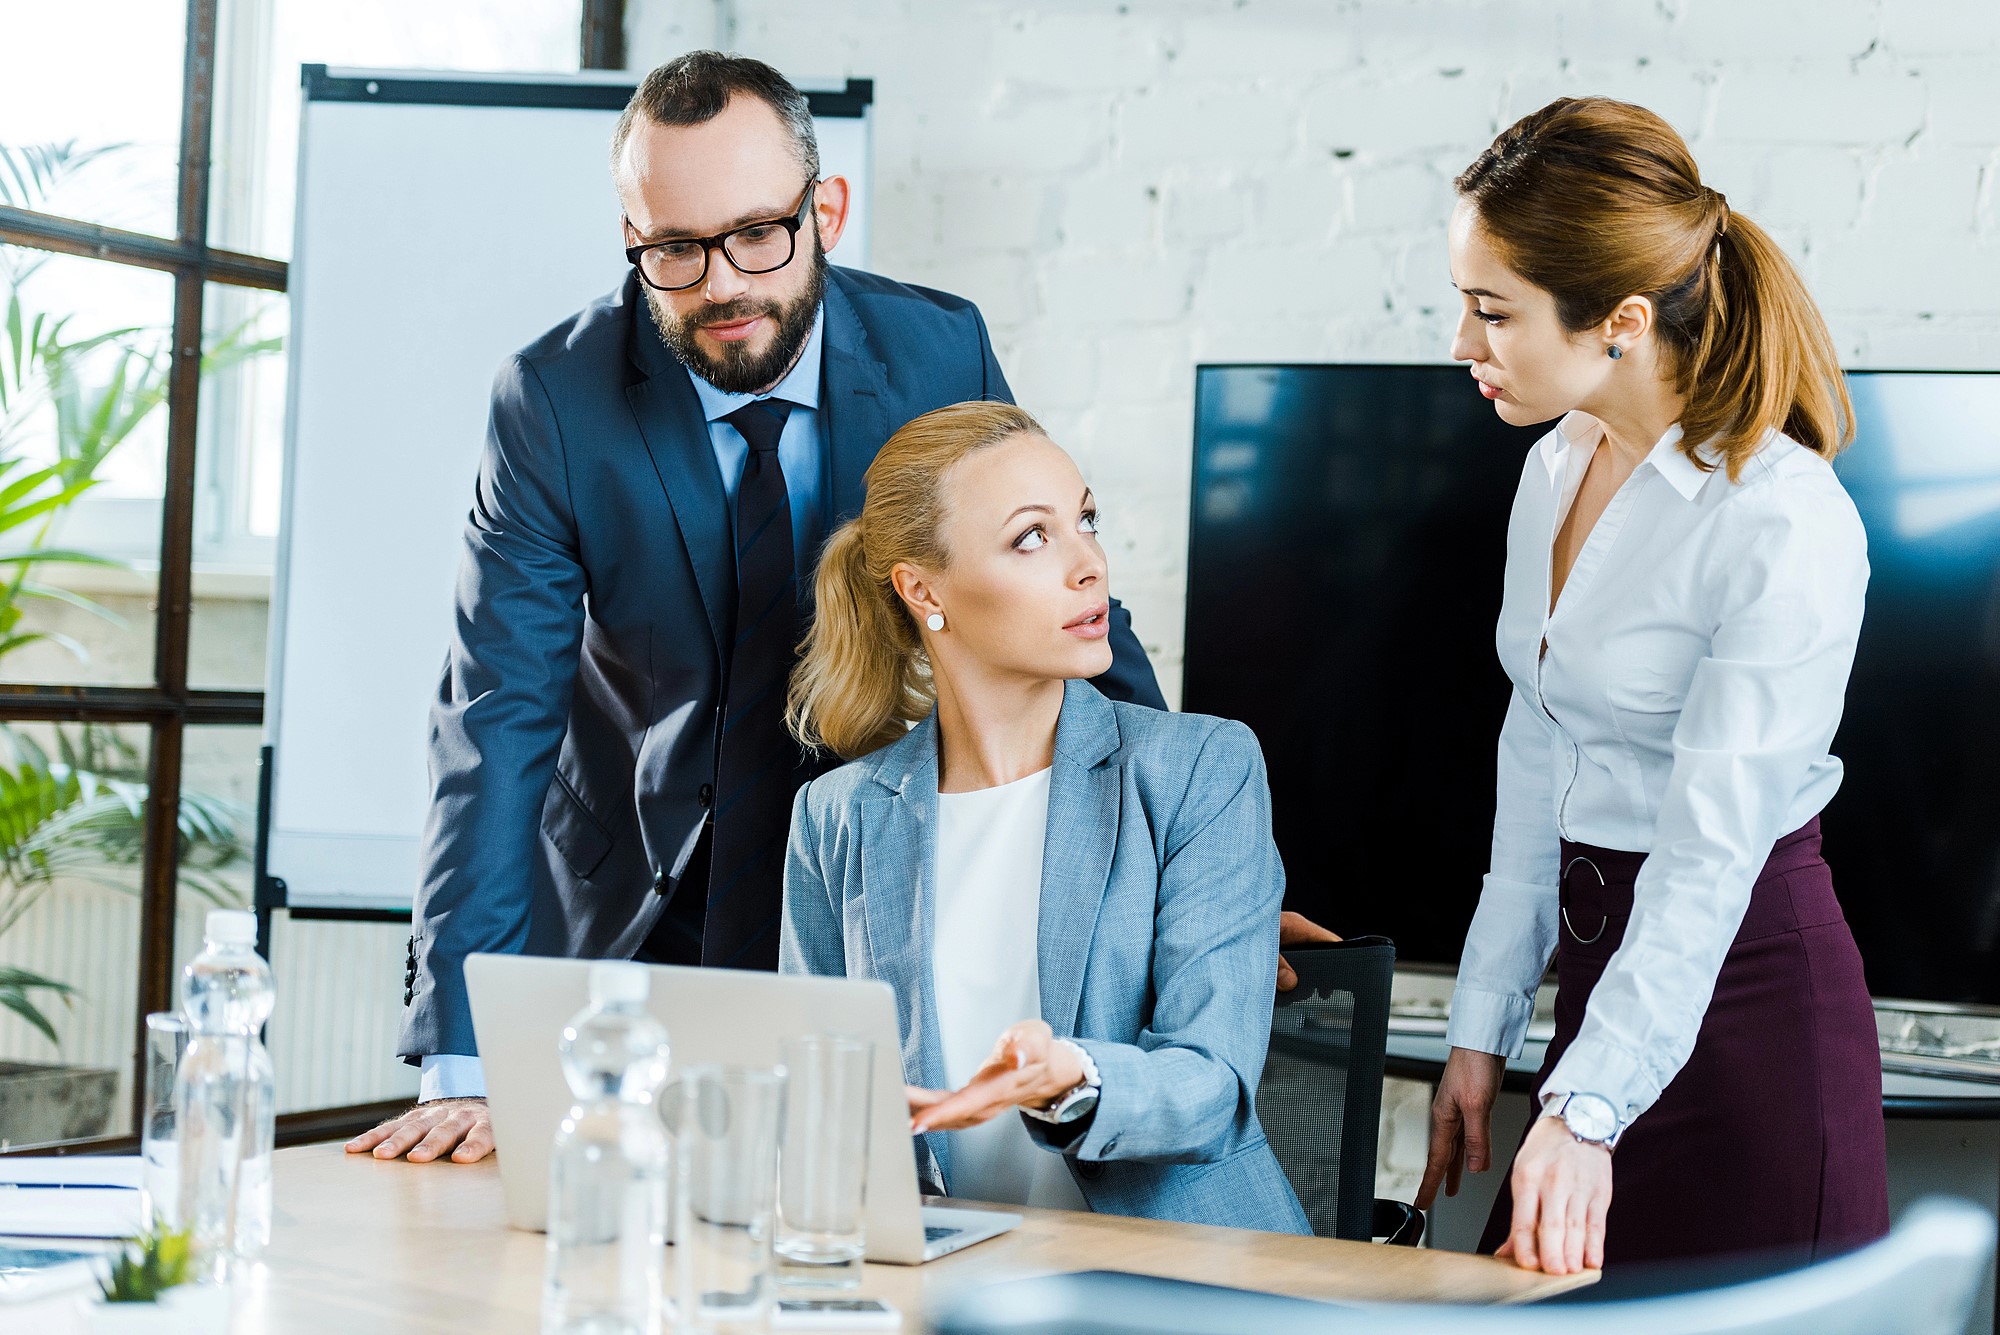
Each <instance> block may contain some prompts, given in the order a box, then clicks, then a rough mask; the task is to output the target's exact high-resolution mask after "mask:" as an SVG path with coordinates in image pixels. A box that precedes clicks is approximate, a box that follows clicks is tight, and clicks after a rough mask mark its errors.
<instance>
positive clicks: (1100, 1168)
mask: <svg viewBox="0 0 2000 1335" xmlns="http://www.w3.org/2000/svg"><path fill="white" fill-rule="evenodd" d="M1076 1172H1077V1176H1079V1177H1081V1178H1082V1179H1083V1180H1084V1181H1086V1182H1095V1181H1097V1179H1098V1178H1100V1177H1103V1176H1104V1165H1103V1164H1101V1163H1099V1162H1097V1160H1095V1159H1078V1160H1077V1161H1076Z"/></svg>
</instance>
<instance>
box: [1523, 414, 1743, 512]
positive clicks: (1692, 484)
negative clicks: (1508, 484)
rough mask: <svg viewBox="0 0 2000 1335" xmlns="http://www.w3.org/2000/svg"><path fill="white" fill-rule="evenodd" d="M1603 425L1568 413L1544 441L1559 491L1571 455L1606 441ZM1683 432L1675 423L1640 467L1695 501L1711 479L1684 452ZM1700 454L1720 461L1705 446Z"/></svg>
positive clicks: (1544, 455) (1546, 460)
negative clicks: (1663, 479)
mask: <svg viewBox="0 0 2000 1335" xmlns="http://www.w3.org/2000/svg"><path fill="white" fill-rule="evenodd" d="M1603 436H1604V424H1603V423H1602V422H1599V421H1598V420H1597V419H1596V418H1595V417H1592V416H1591V415H1590V414H1589V413H1585V412H1570V413H1566V414H1565V415H1564V416H1563V418H1562V420H1561V421H1559V422H1557V423H1556V429H1555V430H1554V431H1551V432H1550V433H1549V434H1548V435H1547V436H1545V437H1543V438H1542V464H1543V466H1544V467H1546V468H1547V469H1548V470H1549V481H1550V482H1551V483H1552V484H1553V485H1555V486H1558V487H1560V486H1561V485H1562V481H1563V474H1564V470H1565V469H1566V468H1567V466H1568V461H1569V452H1570V451H1571V450H1573V449H1577V448H1587V449H1595V448H1597V442H1598V441H1599V440H1601V439H1603ZM1680 444H1681V428H1680V424H1679V423H1678V422H1676V423H1675V424H1674V425H1673V426H1670V427H1668V428H1667V430H1666V434H1665V435H1663V436H1661V437H1660V438H1659V439H1658V440H1657V441H1655V442H1654V443H1653V448H1652V450H1651V451H1650V452H1648V453H1647V455H1646V458H1645V461H1644V462H1643V463H1641V464H1640V465H1639V466H1640V467H1641V468H1645V467H1648V466H1650V467H1651V468H1652V470H1653V471H1654V472H1656V473H1658V474H1659V475H1660V476H1661V477H1663V478H1665V479H1666V480H1667V483H1668V485H1670V486H1671V487H1673V489H1674V490H1675V491H1677V492H1679V493H1680V494H1681V496H1682V497H1683V498H1685V499H1687V500H1690V501H1691V500H1693V499H1694V498H1695V497H1696V496H1698V495H1699V494H1700V493H1701V489H1702V487H1703V486H1704V485H1705V484H1706V483H1707V482H1708V479H1709V477H1710V476H1711V475H1712V474H1711V473H1710V472H1709V471H1707V470H1704V469H1703V468H1702V467H1701V465H1700V464H1697V463H1696V462H1695V461H1694V460H1693V459H1691V458H1689V457H1688V455H1687V452H1686V451H1684V450H1683V449H1681V447H1680ZM1699 453H1700V454H1701V455H1702V457H1703V459H1704V460H1706V461H1708V462H1710V463H1719V462H1720V460H1719V459H1718V458H1716V457H1715V456H1714V455H1713V452H1712V451H1711V450H1710V449H1709V448H1708V447H1707V446H1703V447H1702V448H1701V450H1700V451H1699Z"/></svg>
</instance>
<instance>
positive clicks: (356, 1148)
mask: <svg viewBox="0 0 2000 1335" xmlns="http://www.w3.org/2000/svg"><path fill="white" fill-rule="evenodd" d="M347 1152H348V1153H349V1154H368V1153H371V1152H372V1153H373V1154H374V1155H375V1157H376V1158H378V1159H400V1158H404V1157H406V1156H407V1157H408V1159H409V1161H410V1162H411V1163H429V1162H430V1161H431V1160H433V1159H436V1158H438V1157H439V1156H441V1155H447V1154H448V1155H449V1156H450V1158H451V1161H452V1162H453V1163H477V1162H479V1161H480V1160H481V1159H484V1158H485V1157H486V1156H487V1155H489V1154H491V1153H493V1118H492V1116H491V1114H489V1113H488V1112H487V1110H486V1100H485V1099H433V1100H431V1101H430V1102H429V1103H419V1104H418V1105H417V1106H416V1107H414V1108H412V1109H410V1110H409V1111H408V1112H406V1113H404V1114H403V1115H402V1116H401V1117H391V1118H390V1119H389V1120H388V1121H386V1122H384V1123H382V1124H381V1125H380V1126H378V1127H374V1128H373V1129H371V1130H368V1131H363V1132H362V1133H361V1134H360V1135H358V1136H356V1137H355V1138H354V1139H352V1140H350V1141H348V1142H347Z"/></svg>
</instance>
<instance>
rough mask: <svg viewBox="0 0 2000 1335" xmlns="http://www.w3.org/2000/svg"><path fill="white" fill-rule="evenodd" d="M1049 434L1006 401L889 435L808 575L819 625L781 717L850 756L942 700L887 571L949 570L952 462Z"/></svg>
mask: <svg viewBox="0 0 2000 1335" xmlns="http://www.w3.org/2000/svg"><path fill="white" fill-rule="evenodd" d="M1027 433H1032V434H1035V435H1040V434H1042V428H1041V425H1040V424H1039V423H1037V422H1036V421H1035V419H1034V418H1033V417H1031V416H1029V415H1028V414H1027V413H1025V412H1023V411H1022V410H1021V409H1019V408H1016V407H1015V406H1014V405H1013V404H1011V403H991V402H977V403H956V404H953V405H951V406H950V407H948V408H939V409H937V410H936V411H934V412H928V413H925V414H924V415H923V416H922V417H919V418H916V419H915V420H913V421H912V422H910V423H909V424H908V425H907V426H905V427H904V428H903V429H902V430H900V431H898V432H897V433H896V434H895V435H893V436H891V437H889V439H888V441H887V443H885V444H884V445H883V446H882V448H881V450H880V451H879V452H878V453H877V454H876V456H875V462H874V463H872V464H870V465H869V467H868V474H867V477H866V479H865V482H866V487H867V500H866V501H865V502H864V503H863V505H862V508H861V513H860V515H859V516H857V517H856V518H854V519H852V520H849V521H848V522H847V523H845V524H842V525H841V526H840V527H839V528H838V529H836V530H834V534H833V536H832V537H831V538H829V539H828V540H827V543H826V546H825V547H824V548H823V549H822V550H821V552H820V558H819V570H818V573H817V574H815V575H814V577H813V597H814V601H815V603H816V607H815V610H814V613H813V623H812V627H811V629H810V630H808V631H807V632H806V638H805V643H804V644H803V645H802V646H801V652H800V656H799V663H798V666H797V667H796V668H794V669H793V670H792V681H791V692H790V698H789V700H788V703H787V707H786V710H785V722H786V724H787V726H789V727H790V728H791V730H792V733H793V735H794V736H796V737H797V738H798V739H799V740H800V741H801V742H803V743H805V744H806V745H807V746H810V747H813V748H815V749H818V750H827V751H832V752H833V753H834V754H836V755H839V756H842V757H844V758H846V759H850V760H851V759H853V758H854V757H856V756H861V755H866V754H867V753H868V752H870V751H873V750H875V749H876V748H878V747H881V746H886V745H888V744H889V743H890V742H893V741H895V740H896V739H897V738H898V737H901V736H902V735H903V733H904V731H905V730H906V729H907V728H908V726H909V725H910V724H911V723H914V722H916V721H917V720H919V719H921V718H923V717H924V716H925V715H927V714H929V713H930V711H931V706H932V704H933V703H934V701H935V699H936V695H935V692H934V690H933V687H932V685H931V674H930V662H929V660H928V658H927V657H926V656H925V654H924V648H923V641H922V639H921V638H919V636H918V635H917V630H916V625H915V622H914V620H913V619H912V617H911V615H910V612H909V609H908V608H906V607H905V606H904V605H903V601H902V599H901V598H900V597H899V596H898V595H897V593H896V590H895V586H894V585H893V584H891V583H890V572H891V571H893V570H894V569H895V568H896V566H897V565H899V564H902V563H909V564H911V565H921V566H927V567H929V568H931V569H933V570H942V569H944V568H945V567H946V565H947V564H948V563H949V553H947V552H946V550H945V548H944V543H943V541H942V540H941V538H940V537H939V532H938V530H939V528H940V525H941V523H942V521H943V514H944V503H943V495H942V493H943V488H944V480H945V476H946V474H947V473H949V472H950V471H951V468H952V466H953V465H954V464H956V463H958V461H959V460H961V459H963V458H965V456H966V455H968V454H971V453H973V452H974V451H976V450H981V449H985V448H986V447H988V446H990V445H997V444H999V443H1000V442H1001V441H1003V440H1006V439H1008V438H1009V437H1012V436H1017V435H1022V434H1027Z"/></svg>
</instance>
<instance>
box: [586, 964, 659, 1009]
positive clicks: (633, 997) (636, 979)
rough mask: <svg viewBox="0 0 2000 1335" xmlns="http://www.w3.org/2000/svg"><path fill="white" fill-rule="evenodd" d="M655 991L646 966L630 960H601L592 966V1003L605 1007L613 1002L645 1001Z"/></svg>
mask: <svg viewBox="0 0 2000 1335" xmlns="http://www.w3.org/2000/svg"><path fill="white" fill-rule="evenodd" d="M652 989H653V980H652V978H651V977H650V976H649V975H648V974H647V973H646V966H645V965H643V964H633V963H631V962H630V961H628V960H600V961H598V962H597V963H596V964H593V965H591V966H590V1002H591V1004H592V1005H593V1006H603V1005H607V1004H609V1003H612V1002H636V1001H644V1000H645V999H646V995H647V994H648V993H649V992H651V991H652Z"/></svg>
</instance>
